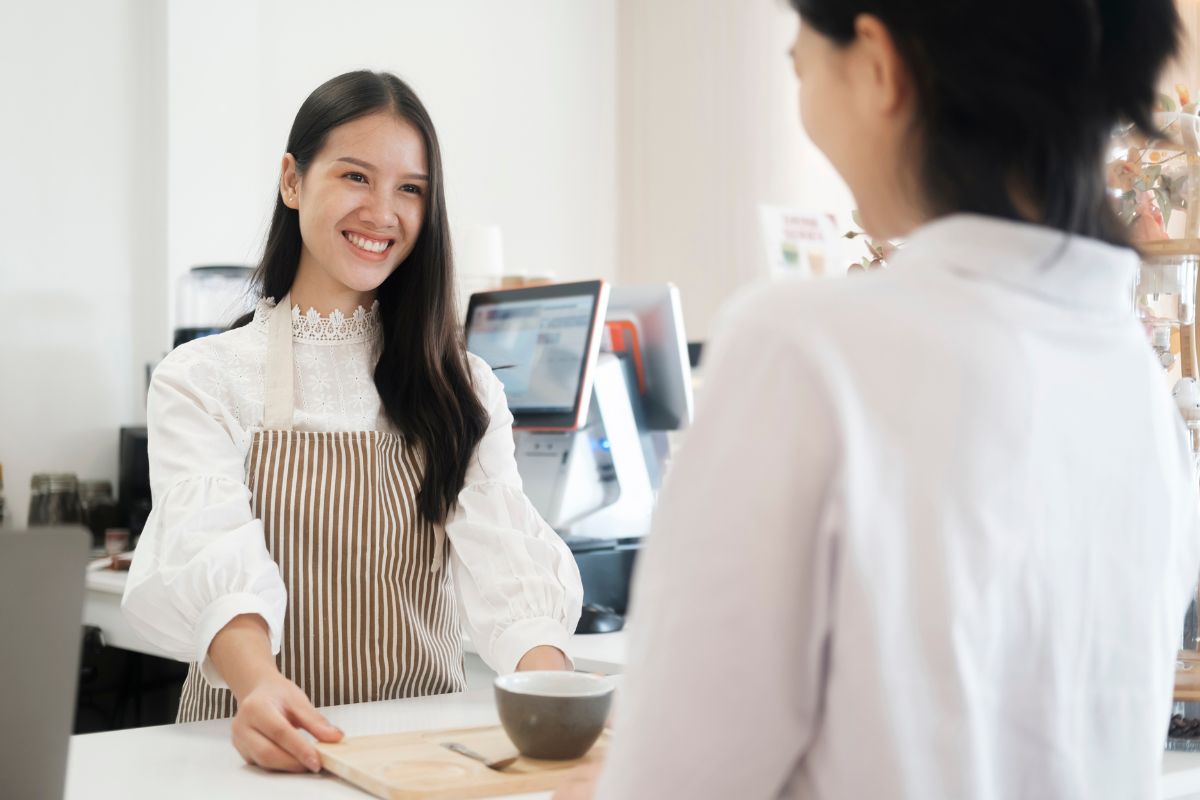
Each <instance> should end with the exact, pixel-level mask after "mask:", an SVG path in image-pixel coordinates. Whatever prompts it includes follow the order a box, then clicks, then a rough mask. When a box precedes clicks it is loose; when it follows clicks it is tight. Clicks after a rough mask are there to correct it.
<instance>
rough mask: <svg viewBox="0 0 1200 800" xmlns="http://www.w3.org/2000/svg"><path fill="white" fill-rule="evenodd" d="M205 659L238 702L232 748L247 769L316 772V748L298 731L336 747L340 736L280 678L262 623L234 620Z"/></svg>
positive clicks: (318, 764)
mask: <svg viewBox="0 0 1200 800" xmlns="http://www.w3.org/2000/svg"><path fill="white" fill-rule="evenodd" d="M208 655H209V657H210V658H211V659H212V662H213V666H215V667H216V668H217V670H218V671H219V672H220V673H221V677H223V678H224V679H225V682H226V683H228V684H229V688H230V690H232V691H233V696H234V697H236V698H237V702H238V711H237V716H235V717H234V718H233V746H234V747H235V748H236V749H237V751H238V753H239V754H241V756H242V758H244V759H245V760H246V763H247V764H256V765H258V766H260V767H263V768H265V769H275V770H286V771H288V772H304V771H305V770H312V771H313V772H320V770H321V758H320V756H319V755H318V754H317V748H316V747H314V746H313V743H312V742H310V741H309V740H308V739H307V738H305V736H304V735H303V734H302V733H300V730H301V729H303V730H306V731H308V732H309V733H311V734H312V735H313V736H315V737H316V738H317V741H321V742H336V741H338V740H340V739H341V738H342V732H341V731H340V730H338V729H337V728H335V727H334V726H333V725H330V724H329V721H328V720H326V719H325V718H324V717H323V716H321V714H320V713H318V712H317V710H316V709H315V708H314V707H313V704H312V702H311V701H309V699H308V696H307V695H305V694H304V692H303V691H302V690H301V689H300V687H299V686H297V685H296V684H294V683H292V682H291V681H290V680H288V679H287V678H285V677H283V675H282V674H280V672H279V668H278V667H276V666H275V659H274V658H273V657H272V656H271V638H270V635H269V633H268V630H267V623H266V621H265V620H263V618H262V617H260V616H258V615H257V614H242V615H241V616H237V617H234V618H233V619H232V620H230V621H229V624H227V625H226V626H225V627H224V628H222V629H221V630H220V631H219V632H218V633H217V635H216V636H214V637H213V640H212V644H210V645H209V646H208Z"/></svg>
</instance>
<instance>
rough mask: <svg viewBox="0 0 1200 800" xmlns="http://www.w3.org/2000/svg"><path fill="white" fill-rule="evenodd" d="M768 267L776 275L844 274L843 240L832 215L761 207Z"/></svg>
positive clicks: (817, 275) (811, 275) (773, 275)
mask: <svg viewBox="0 0 1200 800" xmlns="http://www.w3.org/2000/svg"><path fill="white" fill-rule="evenodd" d="M759 216H760V219H761V221H762V234H763V244H764V245H765V247H766V254H767V268H768V271H769V274H770V275H771V277H773V278H778V277H783V276H789V275H790V276H795V277H801V278H820V277H824V276H826V275H835V274H841V273H842V272H844V269H840V267H841V266H842V265H841V263H840V262H839V261H837V259H836V256H837V253H838V249H839V245H840V241H839V237H838V233H837V219H836V218H835V217H834V215H833V214H827V213H818V212H812V211H801V210H799V209H794V208H780V207H777V206H766V205H764V206H759Z"/></svg>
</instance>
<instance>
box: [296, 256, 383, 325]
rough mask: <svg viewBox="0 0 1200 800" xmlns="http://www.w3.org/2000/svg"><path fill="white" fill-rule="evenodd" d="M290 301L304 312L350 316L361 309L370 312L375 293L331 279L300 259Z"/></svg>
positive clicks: (324, 315)
mask: <svg viewBox="0 0 1200 800" xmlns="http://www.w3.org/2000/svg"><path fill="white" fill-rule="evenodd" d="M306 267H308V268H306ZM291 300H292V305H294V306H300V311H301V313H304V312H307V311H308V310H309V309H310V308H313V309H316V311H317V313H318V314H320V315H321V316H323V317H327V316H329V315H330V314H332V313H333V312H334V311H335V310H337V311H341V312H342V313H343V314H345V315H346V316H347V317H349V316H352V315H353V314H354V311H355V310H356V309H357V308H358V307H359V306H362V307H363V308H365V309H368V310H369V309H370V308H371V303H372V302H373V301H374V300H375V292H374V291H369V292H360V291H357V290H355V289H351V288H350V287H348V286H345V285H343V284H341V283H338V282H337V281H335V280H332V279H331V278H329V276H328V275H326V274H325V272H324V271H323V270H321V269H320V268H312V267H311V266H310V265H306V264H305V261H304V259H303V258H301V260H300V267H299V268H298V269H297V270H296V279H295V280H294V281H293V282H292V289H291Z"/></svg>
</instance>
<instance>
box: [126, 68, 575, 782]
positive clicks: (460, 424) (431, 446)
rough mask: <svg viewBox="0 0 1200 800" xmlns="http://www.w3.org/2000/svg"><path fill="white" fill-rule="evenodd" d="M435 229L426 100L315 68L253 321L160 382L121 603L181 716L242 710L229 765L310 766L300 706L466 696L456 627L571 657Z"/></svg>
mask: <svg viewBox="0 0 1200 800" xmlns="http://www.w3.org/2000/svg"><path fill="white" fill-rule="evenodd" d="M449 241H450V239H449V225H448V222H447V218H446V207H445V200H444V194H443V187H442V164H441V155H440V152H439V148H438V141H437V136H436V133H435V132H434V128H433V124H432V122H431V121H430V119H429V116H428V114H427V113H426V111H425V108H424V106H423V105H422V104H421V102H420V100H418V99H417V97H416V95H415V94H414V93H413V92H412V90H411V89H410V88H409V87H408V86H407V85H406V84H404V83H403V82H402V81H400V80H399V79H398V78H396V77H395V76H393V75H389V74H385V73H372V72H352V73H347V74H345V75H341V76H339V77H337V78H334V79H332V80H330V81H328V82H327V83H325V84H324V85H322V86H320V87H319V88H318V89H317V90H316V91H314V92H313V93H312V94H311V95H310V96H309V97H308V99H307V100H306V101H305V102H304V104H303V105H302V106H301V108H300V111H299V112H298V114H297V115H296V119H295V122H294V123H293V126H292V130H291V134H290V135H289V138H288V144H287V153H286V155H284V157H283V162H282V169H281V175H280V181H279V196H278V199H277V200H276V203H275V209H274V214H273V216H272V220H271V226H270V230H269V232H268V235H267V243H266V247H265V251H264V253H263V258H262V262H261V264H260V265H259V269H258V272H257V273H256V278H257V281H258V284H259V286H260V288H261V294H262V297H261V300H260V302H259V303H258V306H257V308H256V309H255V311H254V312H253V313H252V314H250V315H247V316H246V317H245V318H243V319H241V320H239V321H238V323H237V324H235V326H234V328H233V329H232V330H230V331H228V332H226V333H224V334H220V335H218V336H212V337H206V338H204V339H200V340H196V341H194V342H189V343H187V344H186V345H183V346H181V347H180V348H178V349H176V350H175V351H174V352H172V353H171V354H170V355H169V356H168V357H167V358H166V359H164V360H163V361H162V363H161V364H160V365H159V367H158V369H157V370H156V371H155V374H154V379H153V382H152V385H151V388H150V397H149V401H148V406H147V425H148V428H149V434H150V441H149V447H150V478H151V484H152V488H153V492H154V511H153V513H152V515H151V517H150V519H149V520H148V521H147V523H146V528H145V531H144V532H143V534H142V539H141V542H140V543H139V546H138V550H137V555H136V556H135V559H134V563H133V567H132V569H131V572H130V578H129V583H128V588H127V589H126V593H125V599H124V609H125V613H126V615H127V616H128V617H129V619H130V621H131V623H132V624H133V625H134V626H135V627H136V628H137V629H138V630H139V631H141V632H142V634H143V635H144V636H145V637H146V638H147V639H148V640H150V641H151V642H153V643H155V644H157V645H158V646H160V647H162V648H163V649H165V650H167V651H168V652H170V653H172V654H174V655H176V657H178V658H180V659H181V660H188V661H192V662H193V666H192V669H191V671H190V672H189V675H188V679H187V681H186V683H185V684H184V689H183V696H182V698H181V701H180V710H179V719H180V721H189V720H199V719H209V718H214V717H227V716H231V715H234V714H236V716H235V718H234V721H233V742H234V746H235V747H236V748H237V749H238V751H239V752H240V753H241V755H242V756H243V757H244V758H245V759H246V761H247V762H250V763H254V764H258V765H261V766H264V767H268V768H273V769H287V770H300V769H305V768H307V769H316V768H317V761H316V758H317V754H316V750H315V748H314V747H313V745H312V743H311V741H310V740H308V739H307V738H305V737H304V736H302V735H301V734H300V733H299V731H298V730H297V728H303V729H305V730H307V731H308V732H310V733H311V734H313V735H314V736H316V737H317V738H318V739H321V740H324V741H333V740H336V739H338V738H340V735H341V734H340V732H339V731H337V730H336V729H334V728H333V727H332V726H330V725H329V724H328V723H327V722H326V721H325V720H324V718H323V717H322V716H321V715H320V714H319V713H318V712H317V711H316V710H315V706H322V705H333V704H343V703H354V702H362V701H369V700H381V699H392V698H399V697H410V696H416V695H424V694H435V693H441V692H452V691H458V690H461V689H462V688H464V685H465V676H464V672H463V656H462V643H461V640H460V630H461V627H462V626H461V625H460V622H459V614H460V613H461V614H462V615H463V617H465V627H466V628H467V630H468V631H469V632H470V633H471V636H472V638H473V639H474V641H475V644H476V646H477V647H478V649H479V652H480V653H481V654H482V655H483V656H484V658H485V660H486V661H487V662H488V663H489V665H491V666H492V667H493V668H494V669H495V670H496V671H498V672H502V673H503V672H511V671H513V670H514V669H563V668H567V667H569V662H568V660H567V658H566V655H565V644H566V642H567V639H568V637H569V632H570V631H572V630H573V629H574V627H575V624H576V621H577V620H578V617H579V610H580V604H581V600H582V593H583V592H582V587H581V585H580V581H579V573H578V570H577V568H576V567H575V562H574V560H573V559H572V557H571V555H570V553H569V551H568V550H567V549H566V546H565V545H564V543H563V542H562V540H561V539H560V538H559V537H558V535H557V534H556V533H554V531H553V530H551V529H550V527H549V526H548V525H547V524H546V523H545V522H544V521H543V520H542V519H541V518H540V517H539V516H538V514H537V512H536V511H534V509H533V507H532V506H531V505H530V503H529V501H528V500H527V499H526V497H525V496H524V494H523V493H522V492H521V484H520V478H519V477H518V475H517V471H516V464H515V462H514V459H513V441H512V431H511V426H512V415H511V414H510V413H509V411H508V407H507V404H506V402H505V398H504V392H503V388H502V385H501V384H500V382H499V380H498V379H496V377H495V376H494V375H492V373H491V371H490V370H489V369H488V368H487V366H486V364H484V363H483V362H482V361H480V360H478V359H475V358H474V357H472V356H469V355H468V354H467V352H466V350H465V347H464V345H463V341H462V336H461V327H460V325H459V321H458V320H457V319H456V314H455V305H454V302H453V284H454V281H453V264H452V258H451V252H450V245H449ZM302 309H307V312H306V313H302ZM444 566H448V567H449V568H448V569H443V567H444ZM276 655H277V658H276V657H275V656H276Z"/></svg>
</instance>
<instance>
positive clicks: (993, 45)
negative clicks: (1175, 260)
mask: <svg viewBox="0 0 1200 800" xmlns="http://www.w3.org/2000/svg"><path fill="white" fill-rule="evenodd" d="M791 4H792V6H793V7H794V8H795V9H796V11H797V12H799V14H800V16H801V19H802V20H803V22H804V23H805V24H807V25H809V26H811V27H812V28H813V29H814V30H816V31H817V32H819V33H821V34H823V35H824V36H826V37H827V38H829V39H831V40H833V41H834V42H835V43H836V44H839V45H846V44H849V43H850V42H852V41H853V40H854V38H855V30H854V24H855V20H856V18H857V17H858V16H859V15H860V14H870V15H872V16H875V17H877V18H878V19H879V20H880V21H881V22H882V23H883V24H884V25H885V26H886V27H887V29H888V31H889V32H890V33H891V36H892V38H893V39H894V41H895V43H896V47H897V49H898V50H899V53H900V56H901V58H902V59H903V60H904V62H905V64H906V65H907V67H908V70H909V72H910V74H911V76H912V80H913V83H914V86H915V93H916V103H917V113H916V127H917V131H916V132H917V133H919V134H920V141H921V153H920V155H919V158H920V164H919V170H920V171H919V177H920V179H921V183H922V185H923V187H924V193H925V197H924V198H923V199H925V200H927V202H928V203H930V204H931V206H932V207H930V208H928V209H927V210H928V211H930V212H932V213H933V214H935V215H942V214H947V213H952V212H958V211H962V212H974V213H979V214H987V215H991V216H997V217H1003V218H1008V219H1014V220H1019V219H1021V215H1020V214H1019V213H1018V211H1017V208H1016V207H1015V204H1014V202H1013V198H1012V194H1011V190H1012V189H1013V187H1020V189H1021V191H1023V192H1025V193H1027V194H1028V196H1029V197H1030V199H1031V200H1032V201H1033V202H1034V203H1035V205H1036V207H1037V209H1038V210H1039V212H1040V215H1041V219H1040V220H1039V221H1040V222H1041V223H1043V224H1045V225H1048V226H1050V227H1054V228H1058V229H1061V230H1064V231H1067V232H1070V233H1077V234H1082V235H1085V236H1093V237H1096V238H1099V239H1103V240H1105V241H1109V242H1113V243H1118V244H1124V243H1126V242H1127V239H1128V237H1127V233H1126V230H1125V228H1124V226H1122V225H1121V224H1120V222H1119V220H1118V219H1117V217H1116V214H1115V213H1114V211H1113V210H1112V208H1111V207H1110V206H1109V203H1108V202H1107V199H1106V197H1105V187H1104V173H1103V169H1102V164H1103V160H1104V152H1105V150H1106V148H1107V145H1108V142H1109V138H1110V136H1111V135H1112V132H1113V130H1114V127H1115V126H1116V125H1117V124H1118V123H1119V122H1122V121H1128V122H1132V123H1133V124H1135V125H1137V126H1138V127H1139V128H1141V129H1142V131H1143V132H1146V133H1150V132H1152V130H1153V128H1154V125H1153V120H1152V116H1151V114H1152V110H1153V104H1154V101H1155V97H1156V83H1157V81H1158V77H1159V72H1160V71H1161V69H1162V67H1163V66H1164V65H1165V63H1166V61H1167V59H1169V58H1170V56H1171V54H1172V53H1174V51H1175V48H1176V47H1177V45H1178V42H1179V36H1180V20H1179V15H1178V13H1177V12H1176V9H1175V6H1174V3H1173V0H1006V2H1003V3H995V2H983V0H975V1H974V2H972V1H971V0H791Z"/></svg>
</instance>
